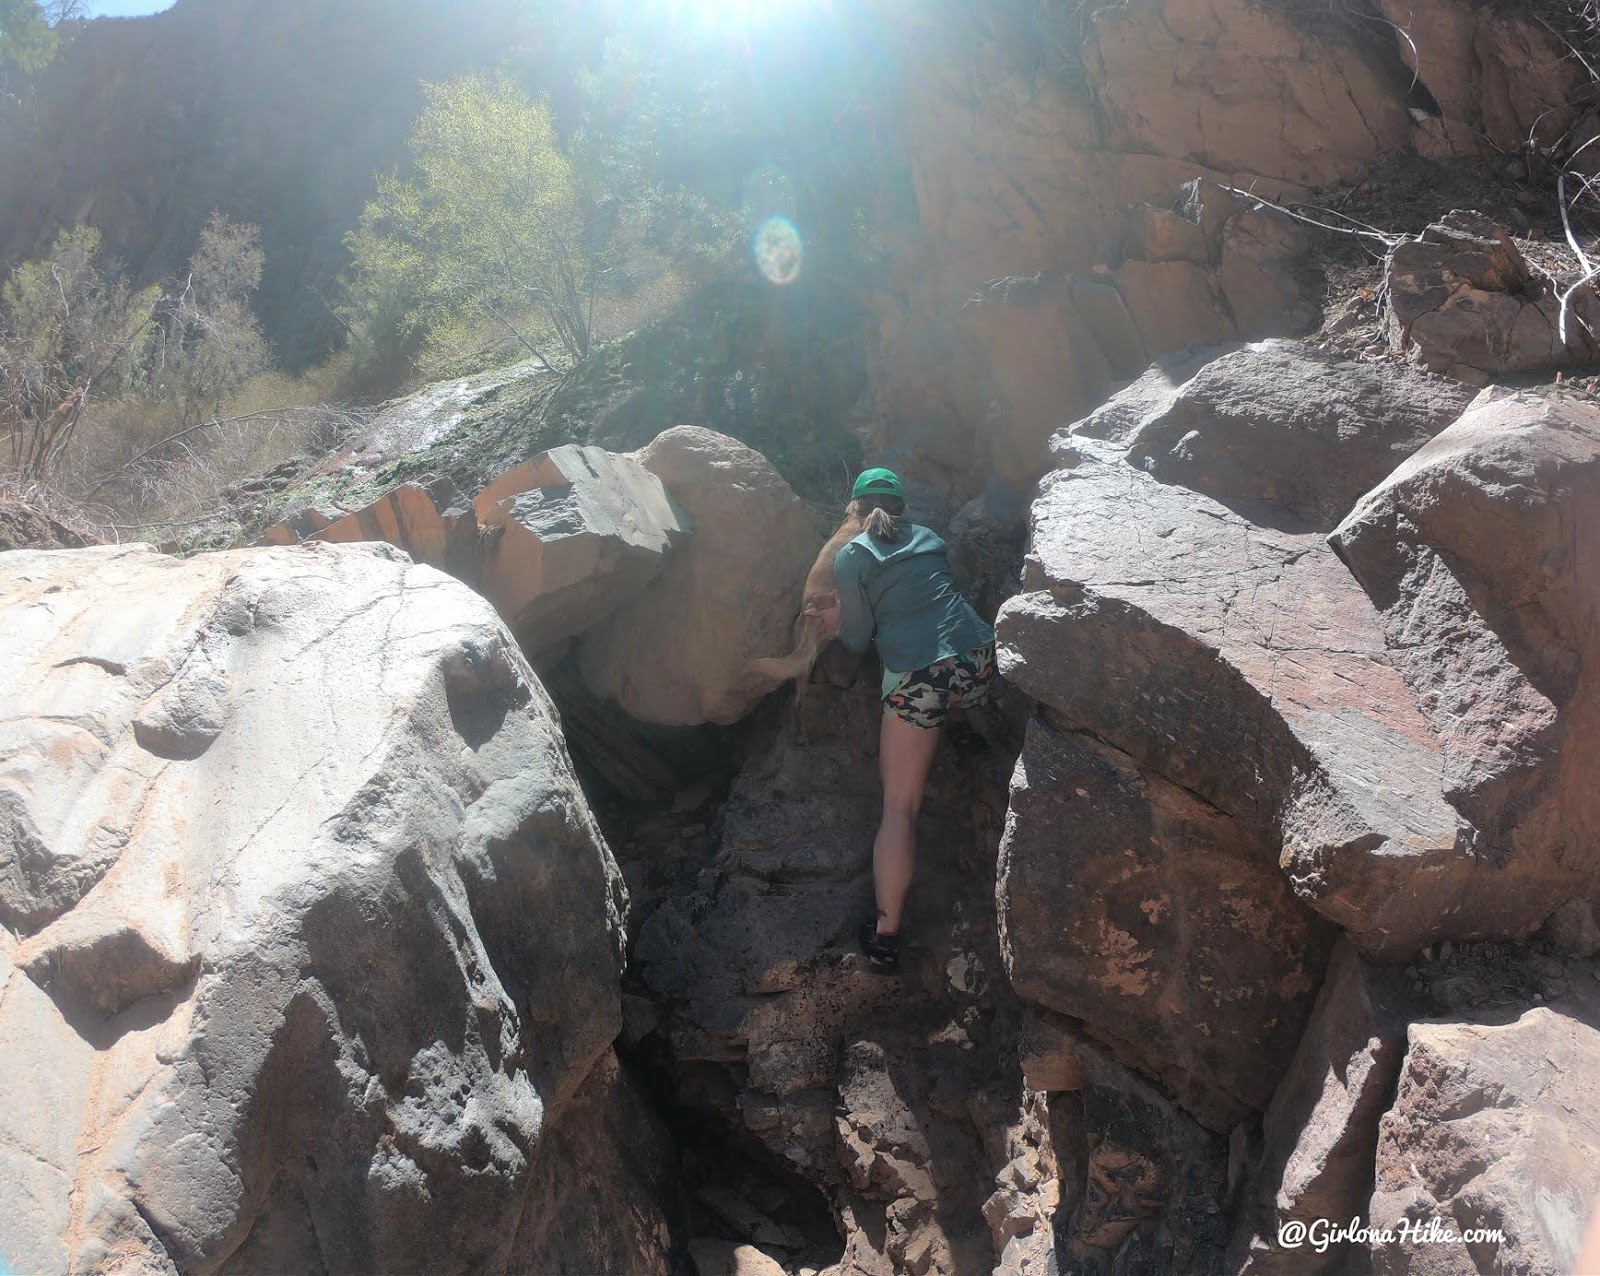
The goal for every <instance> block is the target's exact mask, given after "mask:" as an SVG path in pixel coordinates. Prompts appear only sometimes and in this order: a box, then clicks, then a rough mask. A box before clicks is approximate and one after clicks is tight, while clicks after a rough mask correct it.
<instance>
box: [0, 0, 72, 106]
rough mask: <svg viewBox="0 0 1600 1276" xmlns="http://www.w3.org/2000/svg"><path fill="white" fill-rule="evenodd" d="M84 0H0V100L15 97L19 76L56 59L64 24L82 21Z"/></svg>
mask: <svg viewBox="0 0 1600 1276" xmlns="http://www.w3.org/2000/svg"><path fill="white" fill-rule="evenodd" d="M83 13H84V5H83V0H45V2H44V3H41V0H0V98H6V97H15V96H16V93H15V89H14V88H13V84H14V82H15V81H16V79H17V78H18V77H19V76H28V75H33V74H34V73H36V72H37V71H39V70H41V69H43V67H44V66H45V65H46V63H48V62H49V61H50V59H51V58H53V57H54V56H55V53H56V48H57V45H58V44H59V42H60V41H59V34H60V29H61V24H62V23H63V22H69V21H73V20H75V19H78V18H81V17H82V16H83Z"/></svg>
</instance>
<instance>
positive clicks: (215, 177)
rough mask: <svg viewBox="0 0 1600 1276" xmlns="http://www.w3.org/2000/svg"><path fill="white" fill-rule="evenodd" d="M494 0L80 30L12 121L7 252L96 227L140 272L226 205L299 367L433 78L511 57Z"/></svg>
mask: <svg viewBox="0 0 1600 1276" xmlns="http://www.w3.org/2000/svg"><path fill="white" fill-rule="evenodd" d="M522 8H523V6H521V5H518V4H515V3H512V2H511V0H489V2H488V3H484V4H474V5H472V6H470V7H469V8H463V6H461V5H457V4H451V3H448V0H350V2H349V3H341V2H335V0H178V3H177V4H176V5H175V6H174V7H173V8H171V9H170V10H167V11H166V12H164V13H159V14H155V15H153V16H151V17H148V18H138V19H99V20H97V21H94V22H90V23H88V24H86V25H85V26H84V27H83V29H82V30H81V31H80V32H78V33H77V34H76V35H75V36H74V38H73V39H72V41H71V42H70V43H69V45H68V46H67V48H66V50H65V52H64V54H63V55H62V56H61V57H60V58H58V59H57V61H56V62H55V63H54V64H53V65H52V67H51V68H50V69H49V71H48V72H47V73H46V75H45V77H44V80H43V83H42V85H41V91H40V94H39V97H38V99H37V101H36V103H34V104H33V107H32V110H31V112H30V113H29V114H28V115H23V114H21V113H19V112H16V111H12V112H10V113H9V114H5V115H0V260H3V261H7V262H11V263H15V262H18V261H20V260H23V259H25V258H28V257H31V256H34V255H37V254H38V253H39V252H40V251H42V250H43V248H44V247H45V246H46V244H47V243H48V241H49V240H50V239H51V238H52V237H53V236H54V234H55V232H56V230H57V228H59V227H60V226H63V225H68V224H71V223H72V222H74V221H79V220H83V221H88V222H90V223H91V224H93V225H95V226H97V227H98V228H99V229H100V230H101V231H102V232H103V234H104V237H105V243H106V246H107V248H108V250H109V251H110V252H111V253H112V254H113V255H114V256H115V257H117V258H119V259H121V260H122V261H123V262H124V263H125V264H126V265H127V266H128V267H129V268H130V269H131V270H133V271H134V272H135V273H136V274H137V275H138V276H139V277H141V278H146V279H154V278H158V277H160V276H162V275H165V274H169V273H171V272H173V271H176V270H177V269H178V268H179V267H180V266H182V265H183V263H184V262H185V261H186V260H187V259H188V256H189V253H190V251H191V250H192V248H193V245H194V241H195V236H196V235H197V233H198V232H199V229H200V227H201V226H202V225H203V224H204V222H205V219H206V218H207V216H208V215H209V214H210V213H211V211H212V210H213V209H217V210H221V211H222V212H224V213H226V214H227V215H229V216H230V217H232V218H234V219H235V220H237V221H243V222H251V223H255V224H257V225H259V226H260V227H261V231H262V244H263V248H264V249H265V252H266V261H267V266H266V273H265V276H264V278H263V281H262V287H261V291H260V294H259V298H258V303H257V306H258V311H259V313H260V316H261V319H262V322H263V324H264V326H265V328H266V331H267V335H268V336H269V337H270V338H271V340H272V341H273V342H274V343H275V345H276V346H277V348H278V351H279V354H280V357H281V358H282V360H283V361H284V362H285V363H286V364H287V365H288V366H290V367H291V368H293V367H299V366H302V365H303V364H305V363H306V362H307V361H309V360H310V359H312V358H314V357H315V356H317V355H318V354H320V353H322V352H323V351H324V350H325V349H326V348H327V346H328V344H329V343H330V341H331V340H332V339H333V337H334V336H335V335H336V333H337V330H338V329H337V324H336V321H335V320H334V318H333V316H332V315H331V314H330V313H329V311H328V309H327V307H326V306H325V305H324V304H323V302H322V301H321V300H319V298H318V296H317V294H316V291H314V290H320V291H321V292H322V293H323V294H324V295H329V296H331V295H332V291H333V280H334V276H335V275H336V274H337V272H338V271H339V270H340V269H341V268H342V267H343V265H344V262H345V253H344V248H343V243H342V241H343V237H344V235H345V233H346V232H347V231H348V230H349V229H350V228H351V227H352V226H353V225H354V224H355V221H356V218H357V217H358V216H359V215H360V212H361V206H362V204H363V203H364V202H365V201H366V200H367V199H368V198H370V197H371V194H372V178H373V173H374V172H378V171H386V170H389V169H392V168H394V167H395V166H396V165H397V164H400V163H401V162H402V161H403V160H404V157H405V140H406V137H407V135H408V133H409V131H410V128H411V123H412V121H413V120H414V119H415V117H416V114H417V111H418V109H419V107H420V105H421V101H422V93H421V81H423V80H432V79H445V78H448V77H449V76H451V75H455V74H458V73H459V72H461V71H462V70H464V69H466V68H468V67H474V66H483V65H493V64H495V63H496V62H498V61H499V60H500V59H501V58H502V57H503V56H505V54H506V52H507V49H508V41H509V39H510V37H511V36H512V34H513V33H514V32H516V31H517V30H518V29H519V27H518V18H519V10H521V9H522Z"/></svg>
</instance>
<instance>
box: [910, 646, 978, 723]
mask: <svg viewBox="0 0 1600 1276" xmlns="http://www.w3.org/2000/svg"><path fill="white" fill-rule="evenodd" d="M993 686H994V644H993V643H990V644H989V645H988V646H986V647H978V648H976V649H975V650H973V651H969V652H967V654H966V655H964V656H947V657H946V658H945V659H943V660H935V661H934V662H933V663H932V664H931V665H929V666H928V667H927V668H926V669H916V670H913V671H912V672H911V673H908V674H906V675H905V676H904V677H903V678H901V679H900V681H899V682H897V683H895V684H894V687H893V688H892V689H891V690H890V691H889V694H888V695H886V696H884V698H883V703H884V705H885V706H886V707H887V708H888V710H889V712H891V713H892V714H894V715H895V716H896V717H897V718H902V719H904V720H905V721H907V722H909V723H910V724H911V725H912V726H914V727H929V728H933V727H942V726H943V725H944V723H945V719H946V718H948V717H949V716H950V710H952V709H970V708H973V707H974V706H976V705H980V704H983V703H984V702H985V701H986V700H988V698H989V692H990V689H991V688H992V687H993Z"/></svg>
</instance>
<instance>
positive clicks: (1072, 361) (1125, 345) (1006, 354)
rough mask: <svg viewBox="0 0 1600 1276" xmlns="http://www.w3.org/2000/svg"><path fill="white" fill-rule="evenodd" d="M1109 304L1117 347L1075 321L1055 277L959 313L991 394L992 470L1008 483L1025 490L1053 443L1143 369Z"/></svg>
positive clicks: (1134, 340)
mask: <svg viewBox="0 0 1600 1276" xmlns="http://www.w3.org/2000/svg"><path fill="white" fill-rule="evenodd" d="M1111 300H1112V301H1114V302H1115V303H1116V310H1117V311H1120V312H1121V316H1122V326H1123V328H1124V329H1125V331H1124V332H1123V333H1122V334H1121V340H1120V342H1119V341H1118V340H1117V337H1118V335H1119V334H1118V333H1117V332H1116V329H1115V328H1114V327H1108V326H1106V325H1103V324H1091V323H1090V322H1089V321H1088V320H1087V319H1086V318H1085V317H1084V315H1083V314H1081V313H1080V311H1079V308H1078V305H1077V303H1076V300H1075V297H1074V289H1073V286H1072V285H1071V284H1070V283H1069V282H1068V281H1067V280H1065V279H1063V278H1061V277H1060V276H1049V275H1036V276H1033V277H1031V278H1023V279H1015V278H1013V279H1002V280H999V281H997V282H996V283H994V284H991V285H990V286H989V287H987V288H986V289H984V290H983V291H982V292H980V293H979V294H978V295H977V296H975V297H973V298H972V299H971V300H970V301H968V302H967V303H966V305H965V306H964V307H963V311H962V314H963V319H964V321H965V327H966V329H967V331H968V332H970V333H971V334H972V339H973V340H974V341H975V342H976V343H977V346H978V349H979V350H980V351H981V353H982V355H983V358H984V364H985V368H986V370H987V374H988V379H989V381H990V382H991V383H992V387H993V395H994V407H993V411H992V412H991V414H990V421H989V425H988V429H986V430H985V431H984V435H983V440H984V444H985V447H986V449H987V452H988V459H989V465H990V467H991V468H992V469H993V470H994V472H995V473H996V474H997V475H999V476H1000V477H1001V478H1002V479H1004V480H1006V481H1007V482H1010V483H1012V484H1014V485H1015V486H1018V487H1021V488H1026V487H1027V486H1029V485H1030V484H1031V483H1032V482H1033V480H1034V479H1035V478H1037V477H1038V475H1039V472H1040V471H1041V470H1043V469H1044V468H1045V460H1046V457H1045V443H1046V440H1047V439H1048V438H1049V437H1050V435H1051V434H1052V433H1053V432H1054V431H1056V430H1058V429H1060V428H1061V426H1062V425H1064V424H1065V423H1066V422H1067V421H1068V420H1070V419H1072V418H1073V417H1075V416H1077V415H1079V414H1080V413H1081V412H1083V411H1086V410H1087V409H1088V408H1089V406H1090V405H1091V404H1093V403H1095V402H1097V401H1099V400H1100V399H1102V398H1104V397H1105V392H1106V390H1107V389H1108V388H1109V387H1110V385H1111V383H1112V381H1113V380H1115V379H1117V378H1118V377H1124V376H1131V375H1133V374H1134V373H1135V372H1136V371H1137V370H1138V369H1139V368H1141V367H1143V366H1144V363H1145V346H1144V344H1143V342H1142V341H1141V340H1140V338H1139V335H1138V328H1137V327H1135V326H1134V324H1133V321H1132V320H1131V319H1130V318H1129V317H1128V315H1127V312H1126V311H1123V310H1122V309H1121V301H1120V298H1117V297H1116V296H1115V294H1112V296H1111ZM1102 342H1104V345H1102Z"/></svg>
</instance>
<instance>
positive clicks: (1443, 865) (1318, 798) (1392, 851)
mask: <svg viewBox="0 0 1600 1276" xmlns="http://www.w3.org/2000/svg"><path fill="white" fill-rule="evenodd" d="M1060 446H1061V450H1060V452H1059V455H1060V457H1061V459H1062V460H1063V462H1064V465H1063V468H1062V469H1059V470H1057V471H1056V472H1055V473H1053V474H1051V475H1049V476H1048V477H1047V478H1046V479H1045V480H1044V482H1043V483H1042V484H1041V494H1040V497H1039V499H1038V500H1037V501H1036V502H1035V503H1034V509H1033V535H1032V552H1031V555H1030V557H1029V560H1028V563H1027V565H1026V567H1025V570H1024V579H1023V588H1024V590H1025V591H1026V592H1024V593H1023V594H1021V595H1019V596H1018V597H1016V598H1013V599H1011V600H1010V601H1009V602H1008V603H1007V604H1006V605H1005V607H1004V608H1003V609H1002V610H1001V613H1000V621H999V631H1000V638H1001V651H1000V665H1001V671H1002V672H1003V673H1004V674H1005V676H1006V677H1007V678H1008V679H1010V680H1011V681H1012V682H1013V683H1015V684H1016V685H1017V686H1019V687H1020V688H1021V689H1022V690H1024V691H1026V692H1027V693H1028V694H1029V695H1032V696H1034V697H1035V698H1036V699H1038V700H1042V701H1044V702H1045V703H1046V704H1048V705H1049V706H1050V707H1051V708H1052V709H1054V710H1056V711H1057V712H1058V713H1060V714H1061V715H1062V721H1063V723H1064V725H1066V726H1068V727H1071V728H1074V729H1080V730H1086V731H1089V732H1091V733H1092V734H1094V735H1096V736H1098V737H1099V738H1100V739H1102V740H1104V741H1105V742H1106V743H1108V744H1111V745H1113V746H1114V747H1115V748H1117V749H1119V750H1121V751H1122V752H1124V753H1126V754H1128V755H1129V756H1130V757H1131V758H1132V759H1133V760H1134V762H1135V763H1136V764H1137V765H1138V766H1139V767H1141V768H1143V769H1145V770H1149V771H1152V772H1155V773H1156V774H1159V775H1160V776H1162V777H1163V778H1165V779H1167V780H1169V781H1171V782H1172V783H1174V784H1177V785H1179V786H1181V787H1183V788H1187V789H1189V790H1191V791H1192V792H1194V793H1195V794H1197V795H1198V796H1199V797H1201V798H1202V799H1204V800H1205V801H1207V802H1209V803H1211V804H1212V805H1213V806H1215V807H1216V808H1217V809H1218V810H1220V811H1222V812H1224V813H1225V814H1227V815H1229V816H1231V817H1232V818H1233V819H1234V820H1236V821H1238V822H1239V823H1240V824H1241V825H1243V826H1245V827H1246V828H1248V829H1251V830H1253V831H1255V832H1257V833H1258V834H1259V835H1261V836H1264V837H1265V838H1267V839H1268V844H1269V846H1270V847H1271V848H1272V849H1273V850H1274V851H1276V852H1277V854H1278V858H1279V862H1280V864H1281V865H1282V867H1283V869H1284V871H1286V872H1287V873H1288V875H1289V879H1290V881H1291V882H1292V883H1293V884H1294V887H1295V891H1296V893H1297V894H1298V895H1299V896H1300V897H1301V898H1302V899H1304V900H1305V901H1306V902H1307V903H1309V904H1310V905H1311V906H1312V907H1313V908H1314V909H1316V910H1317V911H1318V912H1321V913H1322V914H1324V916H1326V917H1328V918H1330V919H1331V920H1333V921H1335V922H1336V923H1338V924H1339V925H1341V926H1343V927H1345V928H1346V929H1347V930H1349V931H1351V933H1352V934H1353V935H1355V936H1357V937H1358V939H1359V942H1360V943H1361V944H1362V945H1363V946H1364V948H1365V949H1366V950H1367V951H1370V952H1374V953H1387V954H1396V955H1399V954H1405V953H1408V952H1411V951H1414V949H1415V948H1416V947H1417V946H1418V945H1419V944H1420V943H1422V942H1425V940H1426V939H1427V938H1430V937H1432V936H1433V935H1435V934H1437V933H1451V932H1455V933H1460V932H1467V933H1471V932H1473V931H1477V932H1479V933H1486V934H1500V933H1503V931H1502V928H1503V927H1505V926H1507V925H1508V924H1517V923H1510V922H1508V919H1507V915H1506V901H1505V899H1504V897H1503V892H1502V890H1500V889H1499V886H1498V884H1497V882H1496V881H1495V879H1493V878H1492V876H1486V875H1485V874H1483V872H1482V865H1481V863H1480V861H1479V860H1478V858H1477V857H1476V856H1474V855H1473V853H1472V851H1471V849H1470V845H1469V843H1468V842H1467V841H1466V840H1464V839H1463V838H1462V835H1461V820H1460V817H1459V816H1458V814H1457V812H1456V811H1455V810H1454V809H1452V808H1451V806H1450V805H1449V803H1448V802H1447V801H1446V800H1445V796H1444V794H1443V792H1442V791H1441V785H1440V778H1439V777H1440V774H1441V771H1442V768H1443V759H1442V747H1441V744H1440V741H1439V740H1438V738H1437V737H1436V736H1435V735H1434V734H1433V732H1432V730H1431V729H1430V726H1429V723H1428V721H1427V719H1426V718H1425V717H1424V715H1423V713H1422V712H1421V710H1420V709H1419V708H1418V706H1417V704H1416V701H1415V698H1414V696H1413V694H1412V692H1411V689H1410V688H1409V687H1408V685H1407V684H1406V682H1405V680H1404V679H1403V678H1402V677H1401V674H1400V672H1399V670H1398V669H1397V668H1396V666H1395V662H1394V660H1393V659H1392V657H1391V656H1390V654H1389V652H1388V649H1387V647H1386V644H1385V638H1384V633H1383V629H1382V626H1381V624H1380V620H1379V617H1378V616H1377V615H1376V613H1375V612H1374V611H1373V609H1372V607H1371V605H1370V603H1369V602H1368V601H1367V599H1366V596H1365V595H1364V594H1363V593H1362V591H1361V589H1360V587H1359V586H1358V585H1357V584H1356V582H1355V581H1354V580H1353V579H1352V578H1351V577H1350V575H1349V573H1348V572H1347V571H1346V570H1345V568H1344V566H1343V564H1341V563H1340V562H1339V561H1338V559H1337V558H1336V557H1335V556H1334V554H1333V552H1332V551H1331V550H1330V549H1329V548H1328V546H1327V544H1326V543H1325V542H1324V540H1323V539H1322V537H1320V536H1317V535H1315V534H1299V533H1291V532H1282V531H1277V530H1275V529H1273V528H1270V527H1263V526H1259V525H1256V524H1253V523H1251V522H1248V521H1247V520H1246V519H1244V518H1242V517H1241V516H1240V515H1238V514H1236V513H1234V512H1233V511H1231V510H1228V509H1227V508H1226V507H1224V506H1222V505H1219V504H1217V503H1215V502H1214V501H1211V500H1210V499H1208V498H1207V497H1204V496H1199V495H1197V494H1195V493H1192V492H1188V491H1185V490H1183V489H1181V488H1176V487H1171V486H1168V485H1165V484H1162V483H1160V482H1157V481H1156V480H1155V479H1154V478H1153V477H1151V476H1150V475H1147V474H1144V473H1142V472H1141V471H1139V470H1136V469H1134V468H1133V467H1132V466H1130V465H1128V464H1126V462H1125V461H1124V460H1123V458H1122V456H1121V455H1120V453H1119V452H1118V451H1117V450H1116V449H1114V448H1111V447H1109V446H1108V445H1106V444H1104V443H1100V442H1097V441H1095V440H1091V439H1087V438H1079V437H1071V436H1069V437H1068V438H1067V439H1065V440H1063V441H1062V443H1061V445H1060ZM1280 847H1281V850H1278V848H1280ZM1424 882H1425V883H1427V886H1426V888H1425V889H1423V888H1422V887H1421V884H1422V883H1424ZM1544 911H1545V912H1546V913H1547V912H1548V911H1549V909H1548V908H1547V909H1545V910H1544ZM1542 916H1543V914H1542V913H1541V914H1540V917H1541V919H1542ZM1519 922H1520V918H1519ZM1535 924H1536V923H1535Z"/></svg>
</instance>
